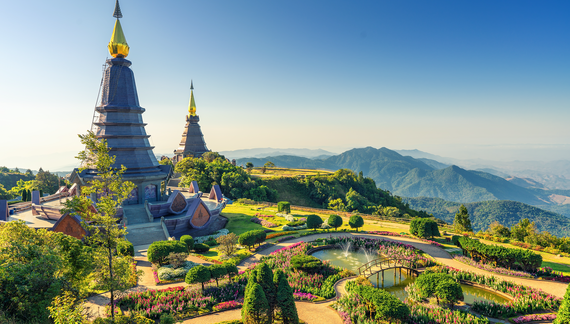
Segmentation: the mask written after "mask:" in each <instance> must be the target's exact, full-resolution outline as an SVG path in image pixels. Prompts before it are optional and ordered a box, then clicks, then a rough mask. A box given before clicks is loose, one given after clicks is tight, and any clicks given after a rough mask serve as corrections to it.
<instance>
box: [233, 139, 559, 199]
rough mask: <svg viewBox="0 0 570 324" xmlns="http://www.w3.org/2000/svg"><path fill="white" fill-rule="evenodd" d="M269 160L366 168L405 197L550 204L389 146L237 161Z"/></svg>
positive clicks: (536, 194) (538, 194)
mask: <svg viewBox="0 0 570 324" xmlns="http://www.w3.org/2000/svg"><path fill="white" fill-rule="evenodd" d="M267 161H271V162H273V163H274V164H275V165H276V166H279V167H286V168H321V169H328V170H338V169H350V170H353V171H354V172H357V173H358V172H363V174H364V176H366V177H370V178H372V179H373V180H374V181H375V182H376V184H377V185H378V187H379V188H381V189H383V190H389V191H391V192H392V193H393V194H395V195H398V196H404V197H424V196H425V197H438V198H442V199H445V200H449V201H457V202H463V203H466V202H475V201H485V200H514V201H520V202H524V203H527V204H532V205H542V204H549V203H550V200H549V193H548V192H546V191H537V190H536V189H531V188H523V187H521V186H518V185H516V184H515V183H511V182H509V181H507V180H505V179H504V178H501V177H499V176H495V175H492V174H490V173H486V172H482V171H471V170H465V169H462V168H460V167H457V166H447V167H446V166H445V165H444V164H441V163H438V162H436V161H432V160H429V159H425V158H422V159H414V158H412V157H410V156H402V155H400V154H398V153H397V152H395V151H392V150H389V149H387V148H380V149H375V148H372V147H366V148H359V149H352V150H349V151H346V152H344V153H342V154H339V155H336V156H332V157H329V158H327V159H325V160H311V159H307V158H303V157H298V156H275V157H267V158H263V159H259V158H245V159H239V160H238V161H237V163H238V165H245V164H246V163H247V162H252V163H253V164H254V165H256V166H261V165H263V164H265V163H266V162H267Z"/></svg>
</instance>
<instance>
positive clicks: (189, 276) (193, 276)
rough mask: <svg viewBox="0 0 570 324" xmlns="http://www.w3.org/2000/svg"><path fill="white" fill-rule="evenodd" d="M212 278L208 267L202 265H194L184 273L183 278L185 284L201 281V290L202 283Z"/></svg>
mask: <svg viewBox="0 0 570 324" xmlns="http://www.w3.org/2000/svg"><path fill="white" fill-rule="evenodd" d="M211 278H212V274H211V273H210V269H209V268H208V267H206V266H204V265H199V266H195V267H194V268H192V269H190V270H189V271H188V273H186V279H185V280H184V281H185V282H186V283H187V284H189V285H191V284H195V283H201V284H202V290H204V283H205V282H208V281H209V280H210V279H211Z"/></svg>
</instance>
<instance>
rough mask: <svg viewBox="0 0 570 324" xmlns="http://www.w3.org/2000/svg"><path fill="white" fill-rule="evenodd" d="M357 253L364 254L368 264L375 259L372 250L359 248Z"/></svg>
mask: <svg viewBox="0 0 570 324" xmlns="http://www.w3.org/2000/svg"><path fill="white" fill-rule="evenodd" d="M359 251H362V253H364V255H365V256H366V261H367V262H370V261H372V260H374V259H375V258H377V253H375V251H374V249H367V248H360V249H359Z"/></svg>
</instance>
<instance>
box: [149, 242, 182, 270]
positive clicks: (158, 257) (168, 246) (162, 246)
mask: <svg viewBox="0 0 570 324" xmlns="http://www.w3.org/2000/svg"><path fill="white" fill-rule="evenodd" d="M186 252H188V246H187V245H186V244H184V243H182V242H180V241H156V242H153V243H152V244H151V245H150V246H149V247H148V250H147V257H148V260H149V261H150V262H152V263H158V264H159V265H163V264H165V263H166V258H167V257H168V255H169V254H170V253H186Z"/></svg>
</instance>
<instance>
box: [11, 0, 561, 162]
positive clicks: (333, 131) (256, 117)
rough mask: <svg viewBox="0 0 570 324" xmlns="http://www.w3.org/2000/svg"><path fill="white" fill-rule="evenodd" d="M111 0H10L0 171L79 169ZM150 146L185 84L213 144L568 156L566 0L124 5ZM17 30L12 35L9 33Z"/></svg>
mask: <svg viewBox="0 0 570 324" xmlns="http://www.w3.org/2000/svg"><path fill="white" fill-rule="evenodd" d="M114 4H115V1H112V0H108V1H97V2H77V1H71V0H63V1H58V2H44V1H39V0H31V1H28V2H18V1H11V2H7V3H6V4H4V7H3V8H4V12H6V13H16V12H25V13H26V15H25V18H22V17H20V16H19V15H14V14H6V15H5V17H4V19H3V20H1V21H0V26H1V27H3V28H2V30H3V31H4V32H3V34H2V35H3V36H4V43H6V44H17V46H16V45H14V46H15V48H12V49H7V50H5V51H2V52H0V58H2V59H3V61H4V62H5V65H4V68H3V78H0V89H1V90H0V91H1V92H0V109H1V112H2V115H1V116H2V118H0V138H1V140H0V152H1V153H0V165H5V166H7V167H20V168H32V169H38V168H39V167H42V168H44V169H45V170H51V171H60V170H62V169H61V168H68V167H70V166H73V165H75V166H77V165H78V164H79V163H78V162H77V161H76V160H75V159H74V158H73V157H74V156H75V155H76V154H77V152H78V151H80V150H81V149H82V147H81V144H80V142H79V139H78V138H77V134H79V133H81V134H83V133H85V132H86V131H87V130H88V129H89V128H90V125H91V120H92V116H93V109H94V104H95V100H96V98H97V92H98V90H99V84H100V81H101V65H102V64H103V63H104V62H105V59H106V58H108V57H109V54H108V52H107V43H108V42H109V39H110V36H111V32H112V29H113V24H114V18H113V17H112V13H113V8H114ZM120 4H121V9H122V13H123V16H124V18H122V19H121V24H122V26H123V29H124V32H125V36H126V39H127V41H128V43H129V45H130V47H131V51H130V54H129V57H128V59H129V60H131V61H132V63H133V65H132V67H131V68H132V69H133V71H134V73H135V78H136V82H137V89H138V95H139V100H140V104H141V106H142V107H144V108H145V109H146V112H145V113H144V114H143V120H144V122H145V123H147V124H148V125H147V126H146V131H147V133H148V134H149V135H151V137H150V142H151V145H153V146H155V149H154V152H155V153H156V154H161V153H165V152H172V151H173V150H174V149H175V148H176V147H177V146H178V143H179V141H180V138H181V134H182V131H183V127H184V124H185V120H184V116H185V114H186V113H187V107H188V99H189V94H190V93H189V92H190V91H189V86H190V80H194V87H195V90H194V94H195V97H196V105H197V113H198V115H199V116H200V119H201V121H200V125H201V127H202V131H203V133H204V137H205V140H206V143H207V145H208V148H209V149H211V150H214V151H229V150H237V149H243V148H258V147H274V148H290V147H296V148H311V149H315V148H322V149H325V150H328V151H332V152H335V153H341V152H343V151H345V150H347V149H351V148H354V147H366V146H372V147H376V148H379V147H387V148H389V149H393V150H400V149H418V150H421V151H424V152H428V153H431V154H435V155H440V156H443V157H450V158H457V159H474V158H481V159H485V160H497V161H513V160H532V161H553V160H560V159H564V160H570V128H569V127H567V124H568V120H570V109H568V108H570V91H568V89H570V61H569V60H568V59H567V58H568V57H570V43H569V42H567V40H568V39H570V20H568V19H567V17H566V13H567V12H569V11H570V3H569V2H566V1H552V2H546V3H543V2H542V3H539V2H535V1H503V2H495V1H490V0H489V1H479V2H457V1H451V0H449V1H445V0H444V1H438V2H425V1H419V0H414V1H406V2H392V1H382V2H381V1H355V2H344V1H334V0H327V1H324V0H320V1H319V0H317V1H311V2H306V1H300V0H296V1H288V2H267V1H261V0H249V1H242V2H234V1H229V0H220V1H216V2H199V1H173V2H169V3H167V4H165V3H162V2H153V1H149V0H142V1H133V0H121V1H120ZM14 26H18V27H17V32H14V30H15V29H14V28H15V27H14Z"/></svg>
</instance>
